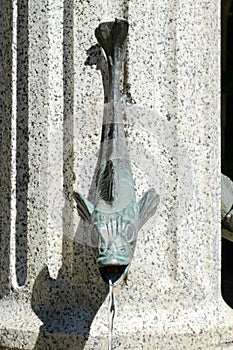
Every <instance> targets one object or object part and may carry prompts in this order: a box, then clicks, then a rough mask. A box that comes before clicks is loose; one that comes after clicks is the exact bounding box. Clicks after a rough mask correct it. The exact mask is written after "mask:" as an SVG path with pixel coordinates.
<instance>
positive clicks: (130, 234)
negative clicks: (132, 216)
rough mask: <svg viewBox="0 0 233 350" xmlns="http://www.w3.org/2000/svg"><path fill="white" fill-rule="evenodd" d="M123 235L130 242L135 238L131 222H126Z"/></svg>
mask: <svg viewBox="0 0 233 350" xmlns="http://www.w3.org/2000/svg"><path fill="white" fill-rule="evenodd" d="M124 237H125V238H126V240H127V242H132V241H133V240H135V228H134V225H133V224H132V223H128V224H127V225H126V226H125V230H124Z"/></svg>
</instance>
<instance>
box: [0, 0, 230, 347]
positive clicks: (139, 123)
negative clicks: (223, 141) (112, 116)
mask: <svg viewBox="0 0 233 350" xmlns="http://www.w3.org/2000/svg"><path fill="white" fill-rule="evenodd" d="M219 6H220V3H219V2H218V1H216V0H214V1H212V0H207V1H204V2H203V1H191V0H187V1H183V0H182V1H179V2H177V1H168V0H163V1H162V0H158V1H156V2H154V1H130V2H126V1H123V0H121V1H120V0H119V1H118V0H117V1H116V0H114V1H113V0H108V1H106V2H103V1H99V0H96V1H92V2H89V1H77V2H75V1H72V0H65V1H62V0H56V1H52V0H49V1H46V2H45V1H44V0H40V1H39V0H35V1H29V2H28V1H26V0H22V1H16V0H12V1H6V0H2V2H1V5H0V9H1V13H0V16H1V18H0V32H1V37H0V45H1V50H0V55H1V57H0V69H1V72H0V79H1V84H0V89H1V90H0V91H1V93H0V99H1V101H0V108H1V124H0V126H1V131H0V133H1V143H0V147H1V149H0V157H1V158H0V178H1V195H0V204H1V231H0V234H1V245H0V282H1V283H0V296H1V299H0V315H1V317H0V348H1V349H27V350H29V349H30V350H32V349H41V350H45V349H52V350H66V349H75V350H78V349H87V350H92V349H93V350H94V349H95V350H103V349H106V348H107V345H108V299H107V293H108V288H107V285H106V284H105V283H104V282H103V281H102V279H101V277H100V274H99V271H98V269H97V267H96V264H95V259H96V255H95V249H93V247H92V246H93V242H92V239H91V235H90V231H89V229H88V227H87V226H85V225H84V224H83V223H82V222H81V221H79V218H78V215H77V211H76V208H75V203H74V201H73V197H72V193H73V190H74V189H75V188H78V189H79V190H80V191H81V192H82V193H83V194H84V195H85V196H86V197H87V198H88V199H89V200H92V199H93V195H94V188H95V177H94V175H95V168H96V163H97V158H98V151H99V144H100V136H101V135H100V132H101V121H102V112H103V88H102V86H103V84H102V76H101V67H102V63H101V60H102V59H103V58H102V56H101V54H100V50H99V47H98V46H96V45H97V42H96V39H95V36H94V30H95V28H96V27H97V26H98V25H99V22H100V21H102V20H104V21H106V20H114V18H115V17H125V18H127V19H128V21H129V23H130V30H129V39H128V44H127V53H126V63H125V67H124V75H123V77H122V81H123V101H124V105H125V130H126V135H127V142H128V148H129V152H130V159H131V163H132V171H133V177H134V179H135V190H136V194H137V196H138V198H141V196H142V194H143V193H144V192H146V191H147V190H148V188H150V187H155V188H156V190H157V191H158V192H159V194H160V205H159V207H158V210H157V213H156V215H155V216H154V217H153V218H151V219H150V220H149V221H148V223H147V224H146V225H145V226H144V227H143V229H142V230H141V231H140V233H139V238H138V243H137V247H136V252H135V256H134V259H133V262H132V265H131V268H130V273H129V277H128V284H127V285H124V286H122V287H121V288H118V290H116V291H115V306H116V314H115V318H114V330H113V349H119V350H120V349H124V350H125V349H133V350H139V349H140V350H141V349H149V350H154V349H161V350H164V349H166V350H178V349H179V350H181V349H185V350H187V349H195V350H196V349H203V350H212V349H213V350H215V349H227V350H229V349H233V335H232V334H233V332H232V330H233V312H232V310H231V309H230V308H229V307H228V306H227V305H226V304H225V303H224V302H223V300H222V297H221V293H220V270H221V256H220V253H221V252H220V239H221V233H220V212H221V209H220V192H221V191H220V184H221V176H220V162H219V159H220V151H219V148H220V127H219V125H220V113H219V110H220V106H219V92H220V83H219V82H220V78H219V70H220V61H219V60H220V31H219V26H220V24H219Z"/></svg>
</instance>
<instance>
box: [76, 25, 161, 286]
mask: <svg viewBox="0 0 233 350" xmlns="http://www.w3.org/2000/svg"><path fill="white" fill-rule="evenodd" d="M127 33H128V22H127V21H126V20H125V19H116V20H115V22H104V23H101V24H100V25H99V27H98V28H97V29H96V31H95V35H96V38H97V40H98V42H99V44H100V45H101V47H102V49H103V50H104V53H105V56H106V60H107V64H108V93H107V96H106V99H105V104H104V113H103V125H102V135H101V146H100V162H99V170H98V173H97V179H96V200H95V203H94V204H92V203H90V202H89V201H88V200H87V199H85V198H84V197H83V196H82V194H81V193H80V192H78V191H75V192H74V197H75V200H76V203H77V210H78V214H79V216H80V217H81V218H82V219H83V220H84V221H85V222H87V223H88V224H90V225H91V227H92V234H93V235H94V236H95V237H96V239H97V242H98V258H97V264H98V266H99V270H100V273H101V276H102V277H103V279H104V281H105V282H106V283H109V281H111V283H112V284H114V285H116V284H118V283H120V282H121V281H122V280H123V279H124V278H125V276H126V274H127V272H128V269H129V266H130V263H131V260H132V257H133V254H134V250H135V246H136V241H137V234H138V231H139V230H140V229H141V227H142V226H143V225H144V223H145V222H146V221H147V220H148V219H149V218H150V217H151V216H152V215H153V214H154V213H155V211H156V208H157V206H158V203H159V196H158V194H157V193H156V191H155V190H154V189H149V190H148V191H147V192H146V193H145V194H144V196H143V197H142V199H141V200H139V201H138V202H136V197H135V191H134V181H133V176H132V171H131V165H130V159H129V154H128V149H127V144H126V139H125V133H124V124H123V112H122V105H121V96H120V88H119V86H120V77H121V71H122V65H123V59H124V53H125V42H126V37H127Z"/></svg>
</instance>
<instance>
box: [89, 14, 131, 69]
mask: <svg viewBox="0 0 233 350" xmlns="http://www.w3.org/2000/svg"><path fill="white" fill-rule="evenodd" d="M128 28H129V24H128V22H127V20H126V19H123V18H116V20H115V22H103V23H100V25H99V27H98V28H96V30H95V36H96V39H97V40H98V42H99V43H100V45H101V46H102V47H103V49H104V51H105V53H106V56H107V59H108V61H109V63H110V65H113V63H114V62H113V59H114V50H115V48H116V47H118V48H121V47H123V46H124V44H125V40H126V37H127V34H128Z"/></svg>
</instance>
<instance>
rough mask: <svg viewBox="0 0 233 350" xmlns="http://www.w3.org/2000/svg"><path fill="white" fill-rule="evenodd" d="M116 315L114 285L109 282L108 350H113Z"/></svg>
mask: <svg viewBox="0 0 233 350" xmlns="http://www.w3.org/2000/svg"><path fill="white" fill-rule="evenodd" d="M114 315H115V304H114V285H113V283H112V281H111V280H109V306H108V350H112V333H113V319H114Z"/></svg>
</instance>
